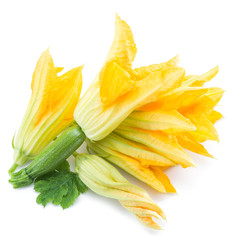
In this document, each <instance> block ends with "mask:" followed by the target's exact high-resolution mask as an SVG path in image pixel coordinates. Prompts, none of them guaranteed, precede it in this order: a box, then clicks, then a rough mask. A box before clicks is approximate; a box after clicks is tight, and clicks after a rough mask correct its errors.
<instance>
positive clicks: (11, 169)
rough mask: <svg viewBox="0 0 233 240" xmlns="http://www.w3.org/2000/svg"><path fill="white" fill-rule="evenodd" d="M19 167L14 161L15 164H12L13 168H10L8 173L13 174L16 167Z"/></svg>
mask: <svg viewBox="0 0 233 240" xmlns="http://www.w3.org/2000/svg"><path fill="white" fill-rule="evenodd" d="M17 167H18V164H17V163H13V165H12V166H11V168H10V169H9V171H8V173H9V174H10V175H11V174H12V173H13V172H14V171H15V169H16V168H17Z"/></svg>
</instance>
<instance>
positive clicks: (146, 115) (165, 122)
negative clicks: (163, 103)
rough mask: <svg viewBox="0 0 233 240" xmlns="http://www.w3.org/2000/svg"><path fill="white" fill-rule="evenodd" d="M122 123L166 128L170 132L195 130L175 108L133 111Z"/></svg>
mask: <svg viewBox="0 0 233 240" xmlns="http://www.w3.org/2000/svg"><path fill="white" fill-rule="evenodd" d="M123 123H124V124H127V125H130V126H133V127H138V128H142V129H147V130H154V131H155V130H167V131H168V132H171V133H176V132H181V131H195V129H196V127H195V126H194V125H193V124H192V123H191V121H190V120H189V119H187V118H185V117H184V116H182V115H181V114H180V113H179V112H178V111H176V110H170V111H161V110H156V111H151V112H137V111H134V112H133V113H131V114H130V115H129V116H128V117H127V118H126V119H125V120H124V122H123Z"/></svg>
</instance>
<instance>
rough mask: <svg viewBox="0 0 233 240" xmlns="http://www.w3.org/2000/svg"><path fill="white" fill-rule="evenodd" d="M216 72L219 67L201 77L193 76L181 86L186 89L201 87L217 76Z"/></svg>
mask: <svg viewBox="0 0 233 240" xmlns="http://www.w3.org/2000/svg"><path fill="white" fill-rule="evenodd" d="M218 71H219V67H218V66H217V67H215V68H213V69H211V70H210V71H209V72H207V73H205V74H203V75H201V76H194V77H193V78H190V79H188V80H187V81H185V82H183V84H182V85H183V86H186V87H187V86H189V87H201V86H203V85H204V84H205V83H206V82H208V81H210V80H212V79H213V78H214V77H215V76H216V75H217V74H218Z"/></svg>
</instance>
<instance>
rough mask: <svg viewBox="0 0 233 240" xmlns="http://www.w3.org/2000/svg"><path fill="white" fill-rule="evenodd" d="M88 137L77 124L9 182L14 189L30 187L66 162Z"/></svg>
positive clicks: (14, 174)
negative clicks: (37, 179) (36, 179)
mask: <svg viewBox="0 0 233 240" xmlns="http://www.w3.org/2000/svg"><path fill="white" fill-rule="evenodd" d="M85 138H86V136H85V134H84V133H83V131H82V130H81V128H80V127H79V126H78V125H77V124H75V125H74V126H72V127H70V128H68V129H67V130H66V131H65V132H63V133H62V134H61V135H60V136H59V137H58V138H57V139H56V140H55V141H54V142H52V143H51V144H50V145H49V146H48V147H46V148H45V149H44V150H43V151H42V152H40V153H39V154H38V155H37V156H36V157H35V158H34V160H33V162H32V163H31V164H29V165H28V166H27V167H26V168H23V169H21V170H20V171H18V172H16V173H13V174H12V175H11V179H10V180H9V182H10V183H11V184H12V185H13V186H14V188H20V187H24V186H27V185H30V184H31V183H32V182H33V181H34V179H35V178H37V177H39V176H42V175H44V174H46V173H48V172H50V171H52V170H54V169H55V168H56V167H57V166H58V165H60V164H61V163H62V162H63V161H65V160H66V159H67V158H68V157H69V156H70V155H72V154H73V153H74V151H75V150H76V149H77V148H78V147H79V146H80V145H81V144H82V143H83V142H84V140H85Z"/></svg>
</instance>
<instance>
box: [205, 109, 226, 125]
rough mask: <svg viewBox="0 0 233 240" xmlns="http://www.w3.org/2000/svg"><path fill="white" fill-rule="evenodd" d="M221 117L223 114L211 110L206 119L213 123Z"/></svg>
mask: <svg viewBox="0 0 233 240" xmlns="http://www.w3.org/2000/svg"><path fill="white" fill-rule="evenodd" d="M222 117H223V115H222V114H221V113H220V112H218V111H215V110H213V111H212V112H211V113H210V114H209V115H208V119H209V120H210V121H211V122H212V124H215V123H216V122H217V121H218V120H220V119H221V118H222Z"/></svg>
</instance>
